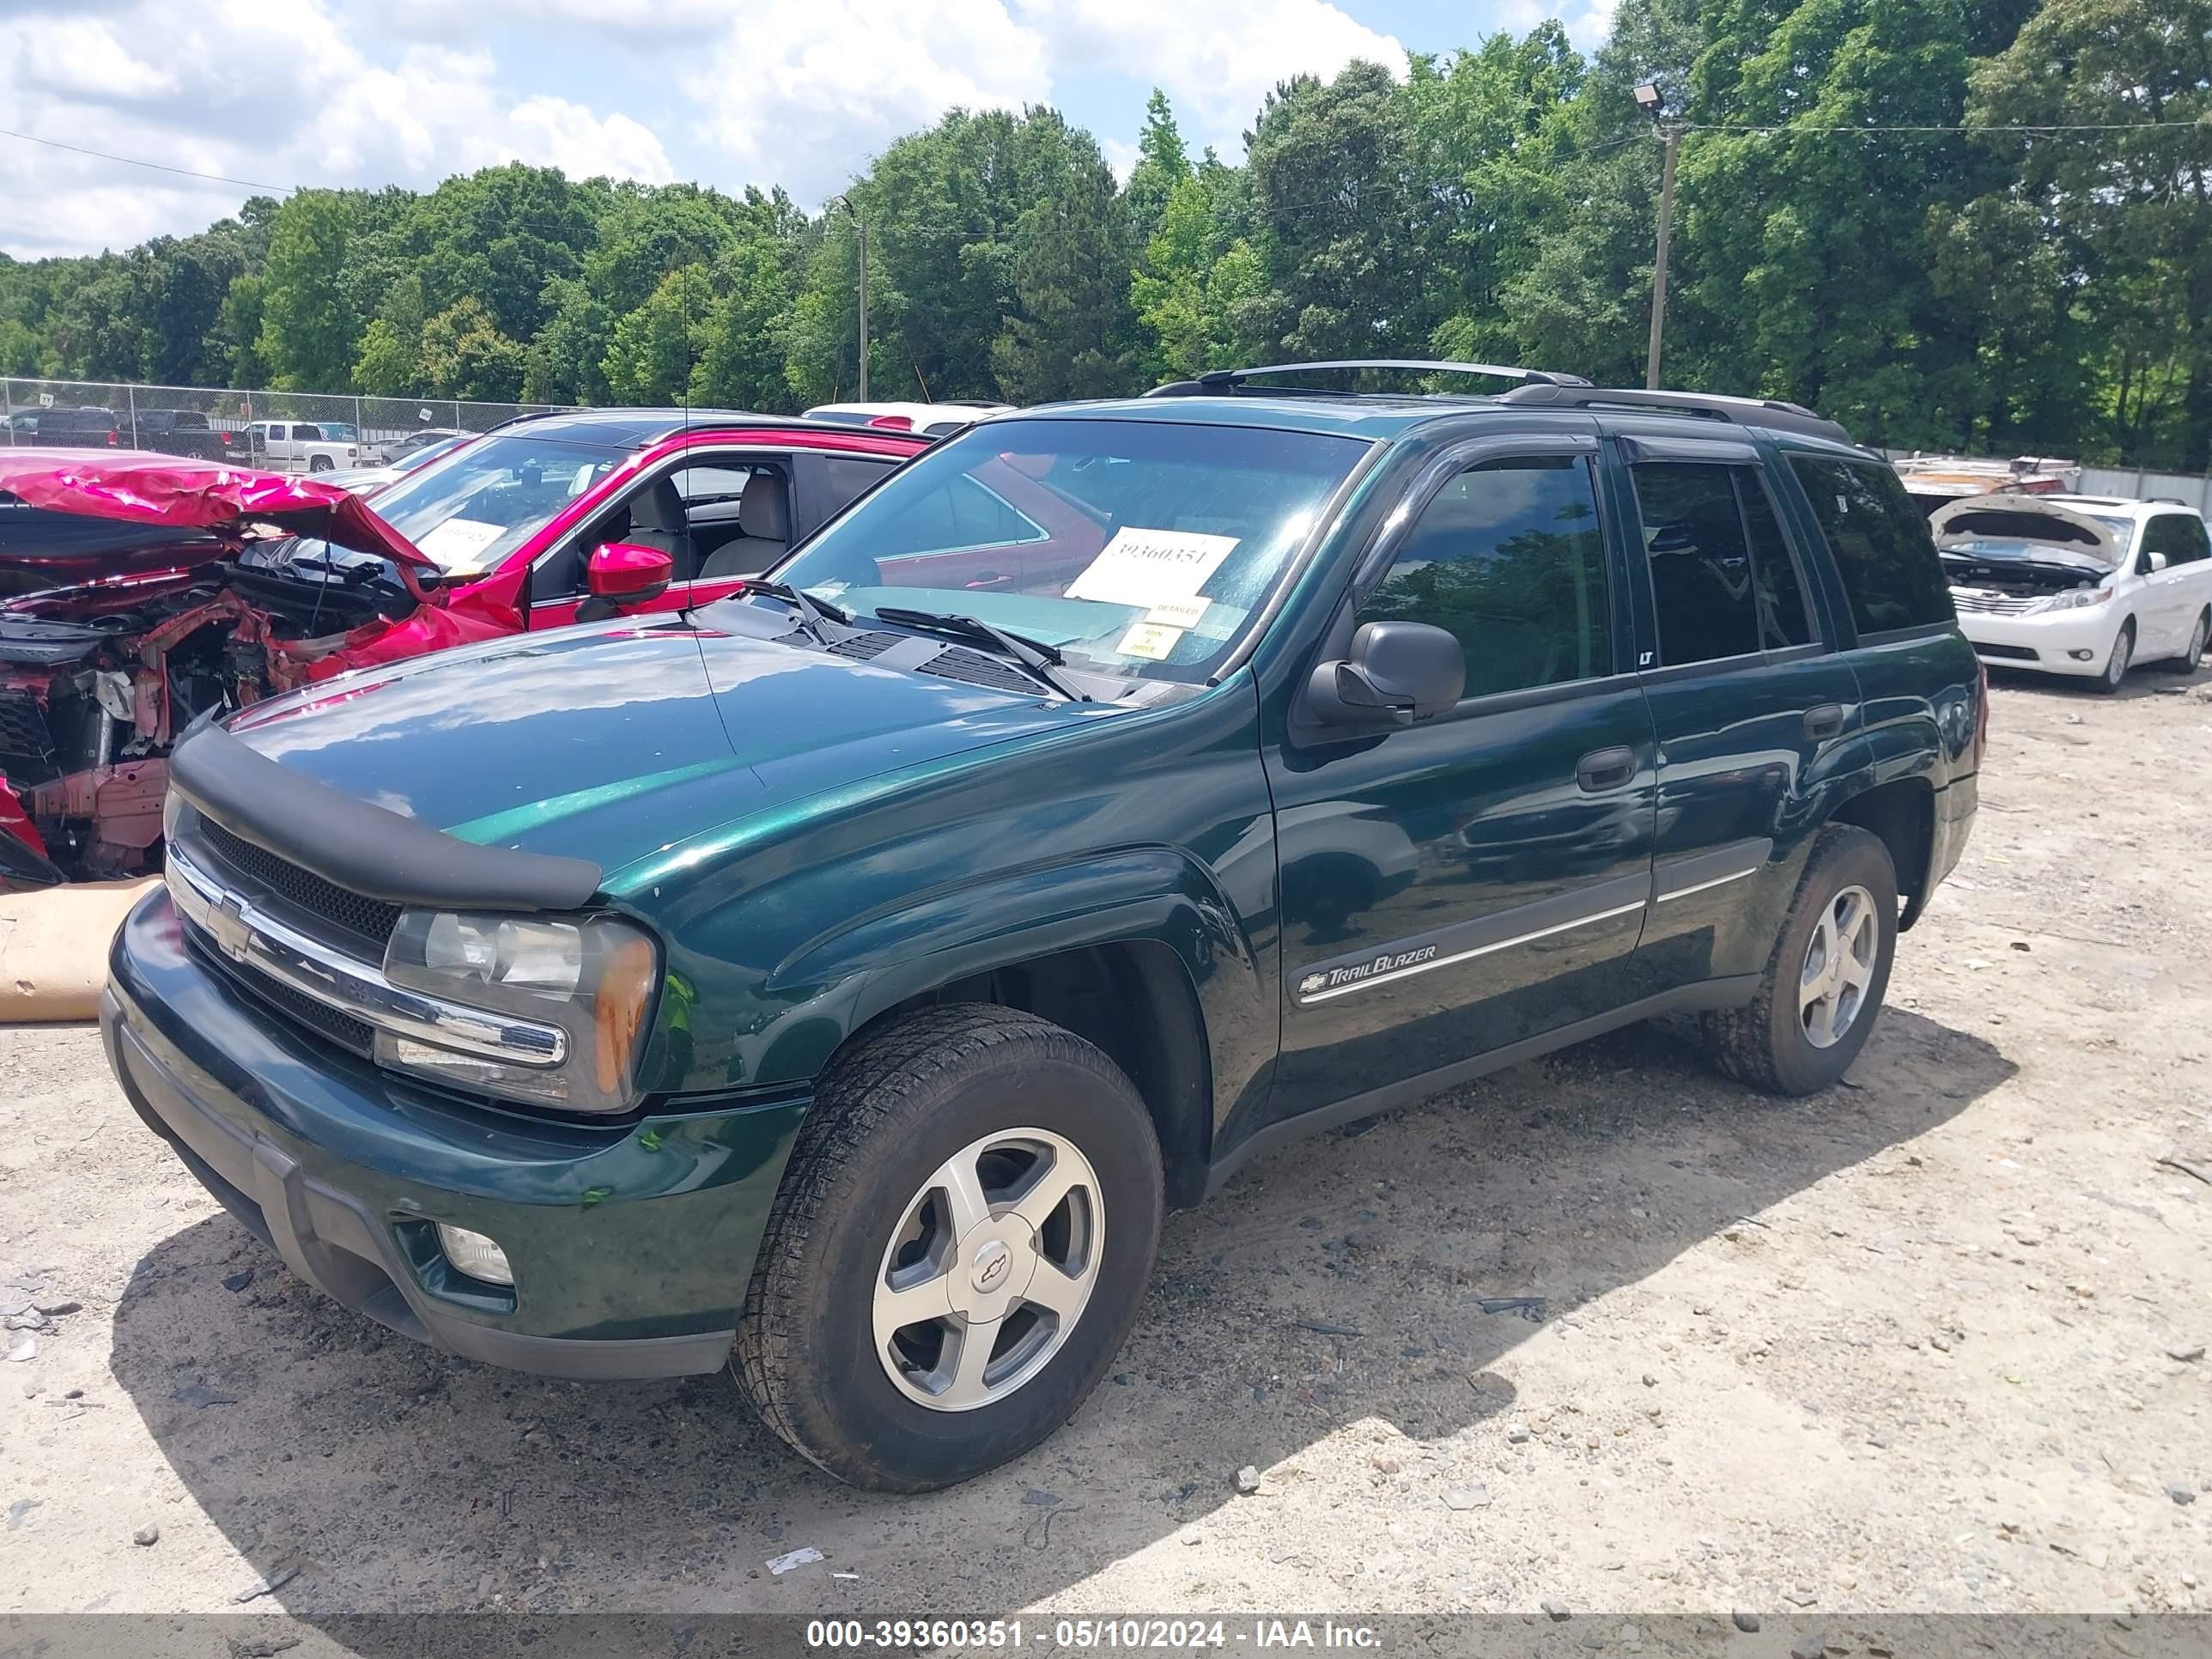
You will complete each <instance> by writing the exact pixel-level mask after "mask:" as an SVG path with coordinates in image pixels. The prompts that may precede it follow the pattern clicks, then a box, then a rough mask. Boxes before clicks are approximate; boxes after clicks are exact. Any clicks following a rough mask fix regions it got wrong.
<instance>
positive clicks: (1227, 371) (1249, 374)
mask: <svg viewBox="0 0 2212 1659" xmlns="http://www.w3.org/2000/svg"><path fill="white" fill-rule="evenodd" d="M1358 368H1402V369H1410V370H1413V372H1415V373H1417V374H1484V375H1488V376H1489V377H1490V378H1491V379H1492V380H1519V381H1522V383H1523V384H1524V385H1527V386H1588V385H1589V381H1588V380H1583V378H1582V377H1581V376H1580V375H1578V374H1559V373H1556V372H1554V371H1553V370H1550V369H1543V368H1513V367H1510V365H1507V364H1503V363H1455V362H1436V361H1432V360H1431V359H1428V358H1424V357H1346V358H1343V359H1340V360H1338V361H1335V362H1325V363H1263V364H1261V365H1260V366H1258V367H1257V368H1214V369H1208V370H1207V371H1206V373H1205V374H1201V375H1200V376H1199V377H1198V378H1197V379H1196V380H1170V381H1169V382H1168V383H1167V384H1166V385H1165V386H1154V387H1153V388H1152V390H1151V391H1150V392H1146V393H1145V396H1146V397H1147V398H1199V397H1206V396H1209V395H1212V394H1215V393H1219V392H1231V393H1234V392H1241V391H1243V389H1244V383H1245V381H1247V380H1254V379H1256V378H1258V377H1259V376H1261V375H1268V374H1306V373H1310V372H1316V371H1320V370H1326V369H1358ZM1281 389H1282V390H1284V391H1289V392H1326V393H1334V394H1336V395H1346V394H1344V393H1343V392H1342V391H1341V389H1340V388H1339V387H1335V386H1285V387H1283V388H1281Z"/></svg>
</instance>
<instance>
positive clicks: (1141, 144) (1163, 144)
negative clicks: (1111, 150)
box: [1124, 87, 1191, 249]
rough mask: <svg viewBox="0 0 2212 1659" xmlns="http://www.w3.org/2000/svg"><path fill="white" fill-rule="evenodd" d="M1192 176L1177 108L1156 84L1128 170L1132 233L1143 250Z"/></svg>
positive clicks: (1132, 236) (1125, 194) (1146, 105)
mask: <svg viewBox="0 0 2212 1659" xmlns="http://www.w3.org/2000/svg"><path fill="white" fill-rule="evenodd" d="M1190 176H1191V173H1190V155H1189V152H1188V151H1187V150H1186V149H1183V143H1182V131H1181V130H1180V129H1179V128H1177V127H1176V118H1175V109H1174V107H1173V106H1171V105H1170V103H1169V102H1168V95H1167V94H1165V93H1164V92H1162V91H1161V90H1160V89H1159V88H1158V87H1154V88H1152V96H1151V97H1150V98H1148V99H1147V100H1145V130H1144V131H1143V132H1142V133H1141V134H1139V136H1138V139H1137V162H1136V165H1135V166H1134V167H1131V168H1130V169H1129V184H1128V188H1127V191H1125V192H1124V196H1125V199H1126V200H1127V204H1128V210H1129V235H1130V238H1131V240H1133V242H1134V244H1135V245H1136V246H1137V247H1139V249H1141V248H1143V247H1144V246H1146V244H1147V243H1149V242H1150V241H1151V240H1152V233H1153V232H1155V231H1156V230H1158V228H1159V224H1160V216H1161V215H1162V214H1164V213H1165V212H1166V211H1167V208H1168V198H1169V197H1171V196H1173V195H1174V194H1175V191H1176V186H1177V185H1180V184H1182V182H1183V181H1184V180H1185V179H1188V178H1189V177H1190Z"/></svg>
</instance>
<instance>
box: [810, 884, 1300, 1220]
mask: <svg viewBox="0 0 2212 1659" xmlns="http://www.w3.org/2000/svg"><path fill="white" fill-rule="evenodd" d="M785 975H789V976H790V977H791V978H792V979H793V980H795V981H799V982H813V983H824V984H826V983H832V982H837V981H843V982H846V983H849V984H853V985H854V987H855V988H854V992H853V994H852V1000H851V1001H850V1003H849V1004H848V1007H847V1009H846V1012H844V1015H843V1017H842V1020H841V1022H840V1023H841V1024H842V1031H841V1032H840V1033H839V1035H838V1037H837V1040H836V1043H835V1045H834V1047H833V1048H830V1049H829V1051H828V1052H825V1053H823V1054H821V1055H820V1060H821V1062H822V1064H823V1065H826V1064H827V1063H828V1061H829V1058H830V1057H831V1055H832V1054H834V1053H836V1051H838V1050H842V1048H845V1047H846V1046H848V1044H850V1043H852V1042H855V1041H857V1040H859V1039H860V1038H861V1037H862V1036H865V1035H866V1034H867V1033H868V1032H869V1031H870V1030H873V1029H875V1028H877V1027H878V1026H879V1025H880V1024H882V1022H883V1021H884V1020H885V1019H887V1018H895V1017H896V1016H897V1015H898V1014H900V1013H902V1012H907V1011H908V1010H910V1009H913V1008H915V1007H921V1006H930V1005H932V1004H936V1003H943V1002H985V1003H993V1004H997V1005H1000V1006H1006V1007H1012V1008H1018V1009H1021V1010H1022V1011H1023V1012H1029V1013H1033V1014H1036V1015H1037V1016H1038V1017H1039V1018H1045V1019H1049V1020H1051V1021H1053V1022H1054V1024H1059V1025H1061V1026H1063V1027H1065V1028H1066V1029H1067V1030H1071V1031H1073V1032H1074V1033H1075V1034H1076V1035H1077V1036H1080V1037H1083V1038H1084V1039H1085V1041H1087V1042H1091V1043H1093V1044H1095V1045H1096V1046H1097V1048H1100V1049H1101V1050H1103V1052H1104V1053H1105V1054H1107V1055H1108V1056H1109V1057H1110V1058H1111V1059H1112V1060H1114V1061H1115V1064H1116V1065H1118V1066H1121V1069H1122V1071H1123V1072H1125V1073H1127V1075H1128V1077H1129V1079H1130V1081H1131V1082H1132V1083H1133V1084H1134V1085H1136V1087H1137V1090H1138V1092H1139V1095H1140V1096H1141V1097H1143V1099H1144V1102H1145V1105H1146V1109H1147V1111H1148V1112H1149V1113H1150V1114H1151V1115H1152V1121H1153V1123H1154V1125H1155V1127H1156V1128H1157V1129H1158V1133H1159V1136H1160V1152H1161V1158H1162V1161H1163V1164H1164V1166H1165V1169H1166V1172H1167V1197H1168V1202H1169V1203H1170V1205H1172V1206H1178V1207H1181V1206H1188V1205H1190V1204H1194V1203H1195V1202H1197V1201H1198V1200H1199V1198H1200V1196H1202V1195H1203V1193H1204V1189H1205V1185H1206V1158H1207V1157H1208V1156H1209V1154H1210V1152H1211V1150H1212V1125H1213V1121H1214V1118H1215V1115H1216V1113H1215V1109H1214V1108H1215V1098H1214V1097H1215V1092H1216V1084H1217V1075H1218V1073H1219V1072H1220V1071H1221V1069H1222V1066H1221V1064H1220V1062H1219V1060H1218V1056H1220V1055H1223V1054H1250V1053H1253V1052H1256V1051H1258V1050H1260V1049H1261V1048H1264V1049H1266V1050H1267V1052H1268V1053H1270V1054H1272V1049H1273V1042H1274V1040H1275V1038H1276V1036H1277V1035H1278V1033H1277V1030H1276V1028H1275V1025H1274V1024H1273V1021H1274V1017H1275V1010H1274V1002H1273V992H1272V990H1271V988H1270V987H1269V986H1268V984H1267V981H1266V976H1265V975H1263V974H1262V972H1261V963H1260V959H1259V957H1258V956H1257V954H1256V953H1255V951H1254V949H1253V946H1252V944H1251V942H1250V940H1249V939H1247V938H1246V937H1245V934H1244V933H1243V928H1242V927H1241V926H1240V925H1239V923H1238V921H1237V913H1236V910H1235V908H1234V907H1233V906H1232V905H1231V902H1230V901H1229V899H1228V898H1227V896H1225V894H1224V893H1223V891H1222V890H1221V889H1220V887H1219V886H1218V884H1217V883H1216V881H1215V880H1214V878H1213V877H1212V873H1211V872H1209V871H1208V870H1207V869H1206V867H1205V866H1201V865H1200V864H1199V863H1198V862H1197V860H1194V859H1192V858H1190V857H1189V856H1188V855H1187V854H1183V853H1182V852H1180V851H1178V850H1176V849H1174V848H1129V849H1125V850H1124V851H1121V852H1120V853H1116V854H1111V855H1109V856H1106V857H1103V858H1097V859H1091V860H1084V861H1082V862H1080V863H1077V864H1054V865H1048V866H1040V867H1037V868H1033V869H1030V870H1027V871H1024V872H1018V873H1016V874H1013V875H1010V876H1007V877H1005V878H1000V880H997V881H994V882H991V883H988V884H984V885H983V886H981V887H975V886H968V887H963V888H957V889H947V890H942V891H940V892H938V893H935V894H933V895H931V896H928V897H927V898H926V899H924V900H921V901H920V902H915V903H912V904H909V905H907V906H904V907H902V908H900V909H899V910H898V911H897V912H896V913H895V914H892V915H879V916H876V917H872V918H866V919H862V920H859V921H856V922H855V923H854V925H852V926H850V927H846V928H844V929H842V930H840V932H839V933H836V935H834V936H832V937H830V938H828V939H820V940H817V941H816V942H815V943H814V944H812V945H810V946H809V947H808V948H807V949H805V951H803V952H801V953H799V955H797V956H795V957H793V958H792V959H791V960H790V961H788V962H787V963H785V964H784V966H783V968H782V969H781V970H779V974H778V977H779V978H781V977H784V976H785ZM1231 1069H1233V1067H1232V1068H1231Z"/></svg>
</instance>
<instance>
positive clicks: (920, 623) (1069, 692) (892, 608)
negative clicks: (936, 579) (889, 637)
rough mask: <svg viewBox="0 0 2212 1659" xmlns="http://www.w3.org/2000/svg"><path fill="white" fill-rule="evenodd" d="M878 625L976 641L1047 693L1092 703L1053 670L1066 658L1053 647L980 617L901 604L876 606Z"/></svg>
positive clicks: (1087, 693) (1087, 695)
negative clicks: (995, 651) (1018, 667)
mask: <svg viewBox="0 0 2212 1659" xmlns="http://www.w3.org/2000/svg"><path fill="white" fill-rule="evenodd" d="M875 614H876V619H877V620H878V622H887V623H898V624H900V625H901V626H903V627H907V628H919V629H923V630H925V631H926V632H929V633H933V634H951V635H954V636H956V637H957V638H960V639H964V640H976V641H981V642H982V643H983V644H985V645H989V646H994V647H997V649H998V651H999V653H1000V654H1001V655H1002V656H1006V657H1011V658H1012V659H1013V660H1014V661H1015V662H1017V663H1018V664H1019V665H1021V666H1023V667H1024V668H1026V669H1028V670H1029V671H1030V676H1031V677H1032V678H1035V679H1036V681H1037V683H1038V684H1041V685H1042V686H1044V687H1045V688H1046V689H1047V690H1052V691H1056V692H1058V693H1059V694H1060V696H1063V697H1066V698H1068V699H1069V700H1071V701H1072V702H1092V701H1093V698H1092V697H1091V694H1090V693H1089V692H1088V691H1085V690H1083V689H1082V688H1081V687H1080V686H1078V685H1075V684H1071V683H1070V682H1069V681H1068V680H1066V678H1063V677H1062V676H1060V675H1059V674H1055V673H1054V672H1053V670H1054V668H1056V667H1058V666H1059V665H1061V664H1062V663H1065V662H1066V660H1067V659H1066V657H1064V656H1062V655H1061V654H1060V648H1059V647H1057V646H1051V645H1047V644H1046V643H1045V642H1044V641H1042V640H1033V639H1030V638H1029V637H1028V636H1027V635H1022V634H1009V633H1008V632H1007V631H1006V629H1003V628H1000V627H998V626H996V625H995V624H994V623H987V622H985V621H984V620H983V619H982V618H981V617H963V616H961V615H960V614H958V613H957V611H908V609H907V608H906V607H905V606H903V605H878V606H877V607H876V612H875Z"/></svg>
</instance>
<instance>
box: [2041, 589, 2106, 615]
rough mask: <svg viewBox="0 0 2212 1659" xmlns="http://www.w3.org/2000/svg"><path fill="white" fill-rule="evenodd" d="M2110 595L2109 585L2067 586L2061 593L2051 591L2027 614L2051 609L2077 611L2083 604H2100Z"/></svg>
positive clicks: (2042, 612)
mask: <svg viewBox="0 0 2212 1659" xmlns="http://www.w3.org/2000/svg"><path fill="white" fill-rule="evenodd" d="M2111 598H2112V589H2111V588H2109V587H2069V588H2068V589H2067V590H2066V591H2065V592H2063V593H2053V594H2052V595H2051V597H2050V598H2048V599H2045V600H2044V601H2043V602H2042V603H2041V604H2039V605H2037V606H2036V607H2035V609H2034V610H2033V611H2031V612H2030V613H2029V614H2030V615H2031V616H2040V615H2043V614H2045V612H2048V611H2079V610H2081V608H2082V607H2083V606H2085V605H2102V604H2104V602H2105V601H2106V599H2111Z"/></svg>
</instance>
